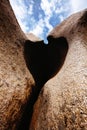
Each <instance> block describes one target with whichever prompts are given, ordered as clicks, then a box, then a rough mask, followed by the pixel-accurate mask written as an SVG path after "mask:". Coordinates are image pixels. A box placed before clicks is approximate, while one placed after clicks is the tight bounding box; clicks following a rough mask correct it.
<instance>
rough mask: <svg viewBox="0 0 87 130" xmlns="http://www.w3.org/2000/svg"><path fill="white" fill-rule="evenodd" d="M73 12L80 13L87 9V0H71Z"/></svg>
mask: <svg viewBox="0 0 87 130" xmlns="http://www.w3.org/2000/svg"><path fill="white" fill-rule="evenodd" d="M71 7H72V12H71V13H74V12H78V11H80V10H83V9H85V8H87V0H71Z"/></svg>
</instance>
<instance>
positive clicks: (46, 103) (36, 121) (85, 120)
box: [29, 10, 87, 130]
mask: <svg viewBox="0 0 87 130" xmlns="http://www.w3.org/2000/svg"><path fill="white" fill-rule="evenodd" d="M60 37H64V38H65V39H66V40H67V42H66V43H65V44H67V45H68V52H67V55H66V58H65V62H64V64H63V66H61V67H62V68H61V69H60V71H59V69H58V70H57V72H56V73H57V74H56V75H55V76H54V77H53V78H51V79H50V80H49V81H48V82H47V83H46V84H45V85H44V87H43V89H42V91H41V92H40V95H39V97H38V100H37V102H36V104H35V106H34V112H33V116H32V121H31V126H30V128H29V130H87V10H84V11H82V12H79V13H76V14H73V15H72V16H70V17H69V18H68V19H66V20H65V21H63V22H62V23H61V24H60V25H58V26H57V27H56V28H54V29H53V31H52V32H51V33H50V34H49V36H48V40H49V43H50V42H52V44H54V41H55V42H57V44H62V43H61V41H60V42H58V39H59V38H60ZM61 51H62V50H61Z"/></svg>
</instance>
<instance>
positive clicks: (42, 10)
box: [10, 0, 87, 40]
mask: <svg viewBox="0 0 87 130" xmlns="http://www.w3.org/2000/svg"><path fill="white" fill-rule="evenodd" d="M10 3H11V5H12V8H13V10H14V13H15V15H16V18H17V20H18V22H19V24H20V26H21V28H22V30H23V31H24V32H25V33H29V32H30V33H31V32H32V33H33V34H35V35H36V36H37V37H40V38H41V39H45V40H46V36H47V35H48V33H49V32H50V31H51V30H52V29H53V28H54V27H55V26H56V25H58V24H59V23H61V22H62V21H63V20H64V19H65V18H67V17H68V16H70V15H71V14H72V13H75V12H78V11H80V10H83V9H85V8H87V0H10Z"/></svg>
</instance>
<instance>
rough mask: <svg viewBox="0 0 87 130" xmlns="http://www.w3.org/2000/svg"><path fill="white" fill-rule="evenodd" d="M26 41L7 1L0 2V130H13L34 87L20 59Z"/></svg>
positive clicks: (32, 80) (23, 62)
mask: <svg viewBox="0 0 87 130" xmlns="http://www.w3.org/2000/svg"><path fill="white" fill-rule="evenodd" d="M26 39H27V38H26V37H25V35H24V33H23V32H22V31H21V29H20V27H19V25H18V23H17V20H16V18H15V16H14V13H13V11H12V9H11V6H10V4H9V1H8V0H0V130H15V129H17V128H16V127H17V124H18V122H19V120H20V118H21V116H22V113H23V109H24V107H25V104H26V102H27V100H29V97H30V95H31V93H32V87H33V86H34V84H35V83H34V79H33V77H32V75H31V73H30V72H29V70H28V69H27V67H26V62H25V59H24V42H25V40H26Z"/></svg>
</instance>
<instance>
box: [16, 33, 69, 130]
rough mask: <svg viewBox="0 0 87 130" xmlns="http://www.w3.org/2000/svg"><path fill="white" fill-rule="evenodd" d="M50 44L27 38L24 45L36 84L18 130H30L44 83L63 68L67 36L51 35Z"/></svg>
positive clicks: (25, 54) (27, 63) (27, 62)
mask: <svg viewBox="0 0 87 130" xmlns="http://www.w3.org/2000/svg"><path fill="white" fill-rule="evenodd" d="M47 39H48V44H44V42H43V41H37V42H32V41H30V40H27V41H26V42H25V45H24V57H25V61H26V65H27V67H28V69H29V71H30V72H31V74H32V75H33V77H34V80H35V83H36V86H35V87H33V90H32V94H31V97H29V101H28V102H27V105H26V108H25V110H24V113H23V116H22V118H21V122H20V126H19V127H18V129H17V130H29V124H30V120H31V117H32V113H33V106H34V103H35V102H36V100H37V98H38V95H39V93H40V90H41V88H42V87H43V85H44V84H45V83H46V82H47V81H48V80H49V79H50V78H52V77H53V76H54V75H55V74H56V73H58V71H59V70H60V69H61V67H62V65H63V63H64V61H65V57H66V54H67V51H68V43H67V40H66V38H64V37H60V38H53V37H52V36H49V37H48V38H47Z"/></svg>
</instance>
